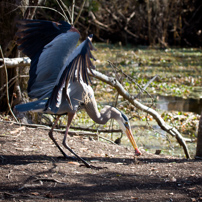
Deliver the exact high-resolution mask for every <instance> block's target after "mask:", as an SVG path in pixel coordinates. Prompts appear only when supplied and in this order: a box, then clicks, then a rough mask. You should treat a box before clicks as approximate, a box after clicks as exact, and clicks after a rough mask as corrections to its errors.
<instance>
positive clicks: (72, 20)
mask: <svg viewBox="0 0 202 202" xmlns="http://www.w3.org/2000/svg"><path fill="white" fill-rule="evenodd" d="M74 7H75V0H73V2H72V18H71V24H72V25H73V24H74Z"/></svg>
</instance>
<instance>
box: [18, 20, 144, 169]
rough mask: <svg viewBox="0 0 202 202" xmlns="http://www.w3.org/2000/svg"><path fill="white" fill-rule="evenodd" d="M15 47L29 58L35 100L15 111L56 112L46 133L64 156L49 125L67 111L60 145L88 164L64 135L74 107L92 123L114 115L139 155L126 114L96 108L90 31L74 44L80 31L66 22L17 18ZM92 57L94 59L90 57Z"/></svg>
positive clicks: (32, 91) (102, 121)
mask: <svg viewBox="0 0 202 202" xmlns="http://www.w3.org/2000/svg"><path fill="white" fill-rule="evenodd" d="M16 35H17V36H18V37H19V39H18V41H17V43H18V45H19V47H18V48H19V49H20V50H22V52H23V53H24V54H26V55H27V56H28V57H30V59H31V66H30V71H29V76H30V77H29V82H28V95H29V97H30V98H37V99H38V100H37V101H34V102H30V103H27V104H21V105H17V106H16V107H15V108H16V110H17V111H20V112H24V111H36V112H43V113H49V114H56V115H58V117H57V119H56V121H55V123H54V124H53V126H52V129H51V130H50V132H49V136H50V138H51V139H52V141H53V142H54V143H55V145H56V146H57V147H58V149H59V150H60V151H61V153H62V154H63V155H64V157H66V158H69V157H68V156H67V155H66V153H65V152H64V151H63V149H62V148H61V147H60V146H59V144H58V143H57V142H56V140H55V139H54V137H53V129H54V128H55V126H56V124H57V121H58V119H59V117H60V116H61V115H64V114H68V123H67V128H66V132H65V135H64V139H63V146H64V147H65V148H66V149H68V150H69V151H70V152H71V153H73V154H74V155H75V156H76V157H77V158H78V159H79V160H81V161H82V162H83V163H84V164H85V165H86V166H87V167H91V168H92V166H91V165H90V164H88V163H87V162H86V161H85V160H84V159H82V158H81V157H79V156H78V155H77V154H76V153H75V152H74V151H72V149H71V148H70V147H69V146H68V145H67V143H66V137H67V134H68V130H69V127H70V124H71V122H72V119H73V117H74V115H75V113H76V112H77V111H78V109H85V110H86V112H87V114H88V115H89V116H90V118H92V119H93V121H95V122H96V123H99V124H105V123H106V122H107V121H108V120H109V119H115V120H116V121H117V122H118V123H119V126H120V128H121V129H122V130H123V132H124V133H126V134H127V136H128V138H129V140H130V142H131V144H132V146H133V147H134V149H135V154H136V155H140V154H141V153H140V151H139V150H138V147H137V145H136V142H135V140H134V137H133V135H132V132H131V127H130V124H129V120H128V118H127V117H126V116H125V115H124V114H123V113H122V112H120V111H119V110H118V109H116V108H114V107H111V106H105V107H104V108H103V109H102V110H101V111H100V112H99V111H98V109H97V103H96V101H95V97H94V92H93V89H92V88H91V86H90V85H89V84H88V82H89V81H90V77H89V74H88V71H90V72H91V73H93V72H92V68H94V66H93V64H92V62H91V58H92V59H94V57H93V56H92V54H91V50H93V49H94V48H93V46H92V43H91V40H92V35H90V36H88V37H87V38H86V40H85V41H83V42H82V43H81V44H80V45H79V46H77V48H75V47H76V44H77V42H78V40H79V37H80V33H79V32H78V30H77V29H76V28H74V27H73V26H71V25H70V24H68V23H67V22H59V23H57V22H51V21H45V20H21V21H19V23H18V32H17V34H16ZM94 60H95V59H94Z"/></svg>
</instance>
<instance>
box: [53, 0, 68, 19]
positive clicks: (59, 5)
mask: <svg viewBox="0 0 202 202" xmlns="http://www.w3.org/2000/svg"><path fill="white" fill-rule="evenodd" d="M56 2H57V3H58V5H59V7H60V9H61V10H62V12H63V14H64V16H65V20H66V21H67V22H68V23H69V19H68V17H67V15H66V13H65V11H64V9H63V8H62V6H61V5H60V3H59V2H58V0H56Z"/></svg>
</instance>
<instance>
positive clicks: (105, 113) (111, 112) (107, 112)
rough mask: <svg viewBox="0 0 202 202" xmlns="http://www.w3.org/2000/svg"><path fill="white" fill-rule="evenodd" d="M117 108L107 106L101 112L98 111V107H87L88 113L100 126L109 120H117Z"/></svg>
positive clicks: (92, 105)
mask: <svg viewBox="0 0 202 202" xmlns="http://www.w3.org/2000/svg"><path fill="white" fill-rule="evenodd" d="M116 111H118V110H117V109H116V108H114V107H111V106H105V107H104V108H103V109H102V110H101V111H100V112H99V111H98V109H97V105H94V104H90V105H88V104H87V105H86V112H87V113H88V115H89V116H90V118H91V119H93V121H95V122H96V123H98V124H105V123H107V121H108V120H109V119H116V114H117V113H116Z"/></svg>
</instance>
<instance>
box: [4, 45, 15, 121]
mask: <svg viewBox="0 0 202 202" xmlns="http://www.w3.org/2000/svg"><path fill="white" fill-rule="evenodd" d="M0 52H1V56H2V58H3V63H4V70H5V75H6V99H7V104H8V108H9V111H10V113H11V114H12V116H13V118H14V119H15V121H17V122H18V120H17V118H16V117H15V114H14V113H13V111H12V109H11V105H10V102H9V90H8V72H7V68H6V64H5V62H4V55H3V51H2V48H1V46H0Z"/></svg>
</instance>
